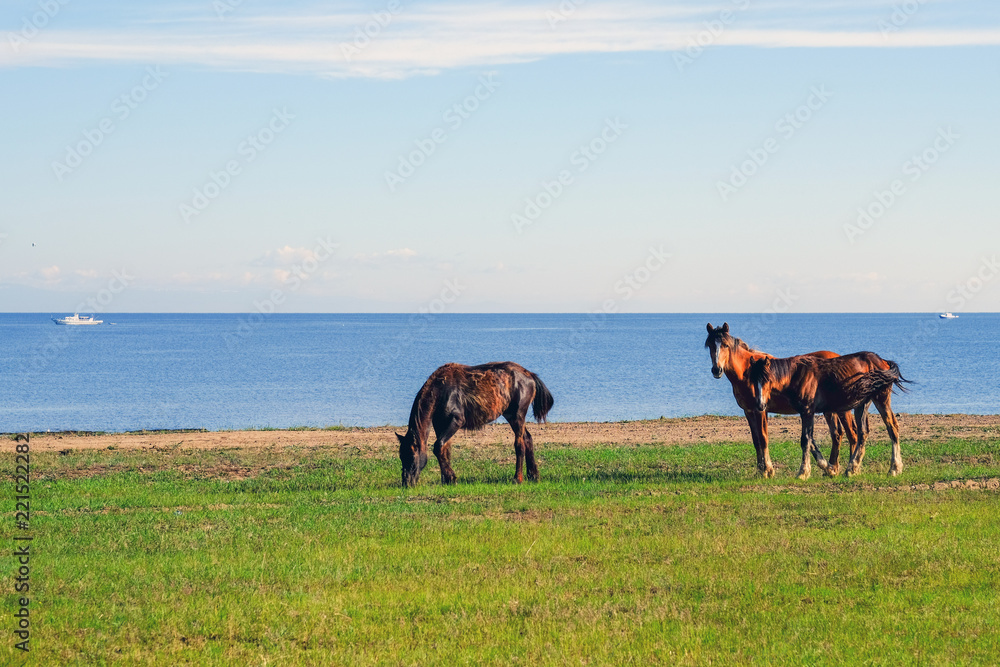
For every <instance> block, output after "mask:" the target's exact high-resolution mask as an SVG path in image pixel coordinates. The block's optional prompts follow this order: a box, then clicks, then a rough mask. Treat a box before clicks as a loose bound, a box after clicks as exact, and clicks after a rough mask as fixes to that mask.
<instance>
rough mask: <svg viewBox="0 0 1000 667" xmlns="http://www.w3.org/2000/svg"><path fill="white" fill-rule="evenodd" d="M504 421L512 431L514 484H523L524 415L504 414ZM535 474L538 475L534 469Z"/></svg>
mask: <svg viewBox="0 0 1000 667" xmlns="http://www.w3.org/2000/svg"><path fill="white" fill-rule="evenodd" d="M504 419H506V420H507V423H508V424H510V429H511V430H512V431H514V456H516V457H517V463H516V464H515V466H514V483H515V484H523V483H524V432H525V430H526V429H525V428H524V414H523V413H507V414H504ZM535 474H536V475H537V474H538V469H537V468H536V469H535Z"/></svg>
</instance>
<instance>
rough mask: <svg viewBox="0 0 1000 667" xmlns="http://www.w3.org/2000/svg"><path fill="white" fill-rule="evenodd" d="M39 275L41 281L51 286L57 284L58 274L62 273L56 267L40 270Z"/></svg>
mask: <svg viewBox="0 0 1000 667" xmlns="http://www.w3.org/2000/svg"><path fill="white" fill-rule="evenodd" d="M39 273H40V274H41V275H42V280H44V281H45V282H46V283H47V284H53V283H57V282H59V280H60V278H59V274H60V273H62V271H60V270H59V267H58V266H49V267H46V268H44V269H41V270H40V271H39Z"/></svg>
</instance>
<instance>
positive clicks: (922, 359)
mask: <svg viewBox="0 0 1000 667" xmlns="http://www.w3.org/2000/svg"><path fill="white" fill-rule="evenodd" d="M100 317H101V318H102V319H104V320H105V322H114V325H113V326H111V325H108V324H105V325H102V326H95V327H63V326H56V325H55V324H53V323H52V322H51V321H50V320H49V318H48V316H47V315H42V314H33V313H32V314H0V432H16V431H28V430H32V431H44V430H48V429H51V430H104V431H124V430H136V429H154V428H196V427H201V428H208V429H238V428H247V427H262V426H270V427H276V428H283V427H289V426H328V425H336V424H343V425H359V426H370V425H380V424H404V423H406V419H407V416H408V414H409V409H410V404H411V402H412V401H413V396H414V395H415V394H416V392H417V390H418V389H419V388H420V386H421V384H422V383H423V381H424V380H425V379H426V378H427V376H428V375H429V374H430V373H431V371H433V370H434V369H435V368H437V367H438V366H439V365H441V364H443V363H446V362H449V361H457V362H461V363H468V364H476V363H483V362H486V361H500V360H511V361H516V362H518V363H520V364H522V365H524V366H526V367H527V368H528V369H530V370H532V371H534V372H536V373H538V375H540V376H541V377H542V379H543V380H544V381H545V383H546V384H547V385H548V387H549V389H550V390H551V391H552V393H553V395H554V396H555V400H556V402H555V407H554V409H553V411H552V413H551V414H550V418H551V419H552V420H555V421H576V420H597V421H609V420H624V419H645V418H657V417H660V416H666V417H677V416H689V415H701V414H723V415H732V414H741V412H740V411H739V409H738V408H737V407H736V403H735V402H734V400H733V397H732V393H731V392H730V388H729V383H728V381H727V380H725V379H722V380H716V379H714V378H713V377H712V375H711V373H710V370H709V369H710V365H711V364H710V361H709V356H708V352H707V351H706V350H705V349H704V347H703V345H704V341H705V334H706V332H705V324H706V322H707V321H711V322H713V323H714V324H717V325H718V324H721V323H722V322H723V321H724V320H725V321H728V322H729V324H730V327H731V329H732V333H733V334H735V335H737V336H740V337H742V338H744V339H745V340H747V341H748V342H749V343H750V344H752V345H753V346H754V347H757V348H759V349H762V350H766V351H768V352H771V353H772V354H777V355H779V356H785V355H790V354H795V353H801V352H808V351H812V350H816V349H831V350H835V351H837V352H840V353H847V352H854V351H858V350H872V351H874V352H877V353H878V354H880V355H882V356H883V357H885V358H888V359H893V360H895V361H896V362H898V363H899V365H900V367H901V369H902V371H903V374H904V375H905V376H906V377H907V378H909V379H912V380H915V381H916V382H917V384H915V385H912V391H911V392H910V393H908V394H903V395H900V396H897V397H896V398H895V399H894V402H893V406H894V407H895V408H896V409H897V411H899V412H923V413H957V412H964V413H979V414H992V413H997V412H1000V382H998V377H1000V362H998V355H997V351H996V340H997V332H998V331H1000V314H993V313H991V314H975V313H970V314H963V315H962V316H961V317H960V318H959V319H957V320H951V321H945V320H940V319H939V318H938V317H937V316H936V315H933V314H820V315H815V314H803V315H791V314H786V315H770V316H767V315H760V314H739V315H735V314H730V315H717V314H713V315H690V314H684V315H612V316H602V317H598V316H591V315H566V314H560V315H438V316H423V317H420V316H410V315H278V314H274V315H268V316H261V315H258V316H256V318H254V317H252V316H248V315H189V314H183V315H174V314H119V315H112V314H104V315H101V316H100Z"/></svg>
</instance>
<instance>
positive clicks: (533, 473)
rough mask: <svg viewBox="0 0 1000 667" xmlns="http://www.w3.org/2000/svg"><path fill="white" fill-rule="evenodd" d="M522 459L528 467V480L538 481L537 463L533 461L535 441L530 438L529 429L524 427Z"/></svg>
mask: <svg viewBox="0 0 1000 667" xmlns="http://www.w3.org/2000/svg"><path fill="white" fill-rule="evenodd" d="M524 460H525V464H526V465H527V468H528V481H529V482H537V481H538V464H537V463H535V442H534V441H533V440H532V439H531V431H529V430H528V429H527V427H525V429H524Z"/></svg>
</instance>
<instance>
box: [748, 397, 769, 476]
mask: <svg viewBox="0 0 1000 667" xmlns="http://www.w3.org/2000/svg"><path fill="white" fill-rule="evenodd" d="M743 413H744V414H745V415H746V418H747V423H748V424H749V425H750V437H751V438H753V446H754V449H755V450H757V474H759V475H760V476H761V477H764V478H768V477H774V465H772V464H771V453H770V452H769V451H768V449H767V413H766V412H758V411H756V410H744V411H743Z"/></svg>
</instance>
